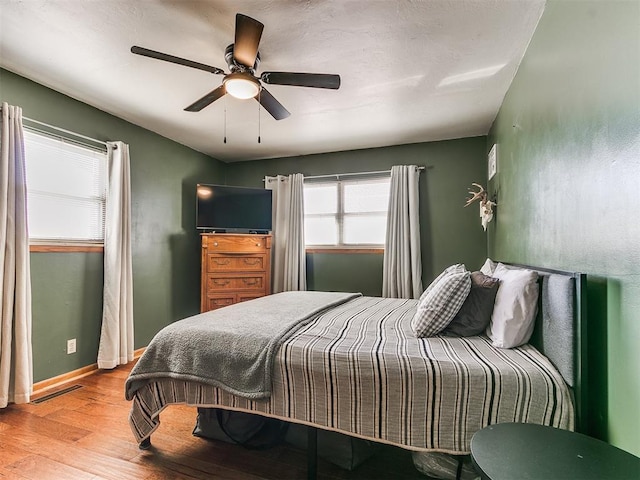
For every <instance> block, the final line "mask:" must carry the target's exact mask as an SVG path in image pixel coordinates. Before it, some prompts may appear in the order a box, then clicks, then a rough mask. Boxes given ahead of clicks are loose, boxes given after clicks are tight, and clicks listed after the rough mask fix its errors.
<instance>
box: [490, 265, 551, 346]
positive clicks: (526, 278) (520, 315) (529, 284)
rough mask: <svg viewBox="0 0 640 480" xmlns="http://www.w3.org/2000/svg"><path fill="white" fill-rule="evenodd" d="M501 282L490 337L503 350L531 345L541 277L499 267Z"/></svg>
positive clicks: (503, 266) (497, 272) (528, 271)
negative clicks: (530, 340) (529, 343)
mask: <svg viewBox="0 0 640 480" xmlns="http://www.w3.org/2000/svg"><path fill="white" fill-rule="evenodd" d="M493 276H494V277H495V278H498V279H500V287H499V288H498V293H497V294H496V300H495V303H494V306H493V314H492V315H491V322H490V323H489V326H488V327H487V335H488V336H489V338H490V339H491V343H492V344H493V345H494V346H495V347H499V348H512V347H517V346H519V345H523V344H525V343H527V342H528V341H529V339H530V338H531V334H532V333H533V326H534V323H535V318H536V312H537V310H538V292H539V287H538V274H537V273H536V272H534V271H533V270H527V269H520V268H518V269H513V268H508V267H506V266H505V265H503V264H501V263H499V264H498V266H497V267H496V270H495V272H493Z"/></svg>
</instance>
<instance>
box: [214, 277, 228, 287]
mask: <svg viewBox="0 0 640 480" xmlns="http://www.w3.org/2000/svg"><path fill="white" fill-rule="evenodd" d="M213 283H215V284H216V285H219V286H221V287H224V286H225V285H229V284H230V283H231V280H219V279H217V278H214V279H213Z"/></svg>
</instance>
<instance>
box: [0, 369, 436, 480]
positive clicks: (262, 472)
mask: <svg viewBox="0 0 640 480" xmlns="http://www.w3.org/2000/svg"><path fill="white" fill-rule="evenodd" d="M132 366H133V363H131V364H129V365H125V366H122V367H119V368H117V369H114V370H111V371H99V372H96V373H94V374H92V375H89V376H87V377H84V378H82V379H80V380H78V381H75V382H72V383H70V384H69V385H81V386H82V388H79V389H76V390H73V391H71V392H68V393H65V394H63V395H60V396H57V397H54V398H52V399H49V400H46V401H44V402H43V403H39V404H36V403H30V404H27V405H10V406H9V407H7V408H5V409H0V478H3V479H4V478H7V479H17V480H25V479H29V480H50V479H52V480H59V479H60V480H76V479H78V480H80V479H83V480H84V479H92V480H100V479H113V480H124V479H135V480H139V479H142V480H171V479H175V480H185V479H216V480H217V479H229V480H241V479H242V480H245V479H246V480H258V479H274V480H287V479H304V478H306V453H305V452H304V451H302V450H298V449H295V448H293V447H290V446H288V445H280V446H277V447H274V448H272V449H269V450H263V451H255V450H246V449H244V448H242V447H240V446H237V445H232V444H228V443H225V442H218V441H213V440H204V439H202V438H198V437H194V436H193V435H192V434H191V432H192V430H193V427H194V424H195V417H196V409H195V408H194V407H187V406H182V405H172V406H169V407H168V408H167V409H165V410H164V411H163V412H162V414H161V419H162V423H161V425H160V428H159V429H158V430H157V431H156V432H155V433H154V434H153V437H152V441H153V447H152V448H151V449H150V450H148V451H141V450H139V449H138V445H137V444H136V442H135V440H134V438H133V434H132V433H131V430H130V429H129V424H128V414H129V408H130V402H127V401H126V400H125V399H124V382H125V380H126V378H127V375H128V374H129V371H130V370H131V367H132ZM69 385H65V386H62V387H60V388H58V389H57V390H60V389H62V388H65V387H66V386H69ZM426 478H427V477H425V476H423V475H421V474H420V473H419V472H418V471H417V470H416V469H415V468H414V466H413V463H412V461H411V454H410V453H409V452H408V451H405V450H402V449H399V448H395V447H390V446H381V448H380V451H379V453H378V454H376V455H375V456H374V457H372V458H371V459H370V460H369V461H367V462H366V463H364V464H363V465H361V466H360V467H359V468H357V469H356V470H354V471H351V472H349V471H347V470H343V469H341V468H339V467H337V466H335V465H333V464H331V463H329V462H326V461H324V460H322V459H319V460H318V479H319V480H348V479H359V480H365V479H367V480H369V479H398V480H410V479H422V480H425V479H426Z"/></svg>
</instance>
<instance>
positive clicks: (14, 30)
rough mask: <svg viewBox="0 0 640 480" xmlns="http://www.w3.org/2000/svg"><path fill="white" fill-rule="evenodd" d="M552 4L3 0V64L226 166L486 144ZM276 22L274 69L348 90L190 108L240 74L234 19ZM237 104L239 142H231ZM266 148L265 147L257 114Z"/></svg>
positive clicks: (525, 0)
mask: <svg viewBox="0 0 640 480" xmlns="http://www.w3.org/2000/svg"><path fill="white" fill-rule="evenodd" d="M543 9H544V0H415V1H410V0H398V1H393V0H331V1H314V0H307V1H292V0H273V1H266V0H247V1H244V0H243V1H232V0H216V1H188V0H143V1H133V0H104V1H87V0H26V1H16V0H0V66H2V67H3V68H6V69H8V70H10V71H13V72H15V73H18V74H20V75H23V76H25V77H27V78H30V79H32V80H34V81H36V82H39V83H41V84H43V85H46V86H48V87H51V88H53V89H55V90H57V91H60V92H62V93H64V94H66V95H69V96H71V97H73V98H76V99H78V100H81V101H82V102H85V103H87V104H89V105H92V106H94V107H97V108H99V109H101V110H104V111H106V112H108V113H111V114H113V115H116V116H118V117H121V118H123V119H125V120H128V121H130V122H132V123H134V124H137V125H140V126H142V127H144V128H147V129H149V130H152V131H154V132H157V133H159V134H160V135H163V136H165V137H168V138H170V139H173V140H175V141H177V142H180V143H182V144H184V145H187V146H189V147H192V148H194V149H195V150H198V151H201V152H204V153H207V154H209V155H211V156H213V157H215V158H218V159H221V160H224V161H238V160H249V159H257V158H270V157H281V156H291V155H303V154H311V153H320V152H329V151H340V150H351V149H359V148H368V147H379V146H387V145H398V144H404V143H415V142H425V141H433V140H444V139H452V138H461V137H469V136H476V135H484V134H486V133H487V132H488V130H489V127H490V126H491V123H492V122H493V120H494V118H495V116H496V113H497V111H498V109H499V107H500V104H501V103H502V100H503V98H504V95H505V93H506V91H507V89H508V87H509V85H510V83H511V81H512V79H513V77H514V75H515V72H516V70H517V68H518V65H519V63H520V60H521V59H522V56H523V54H524V52H525V50H526V47H527V45H528V43H529V41H530V39H531V36H532V35H533V32H534V29H535V27H536V25H537V22H538V20H539V18H540V16H541V14H542V11H543ZM238 12H239V13H243V14H245V15H248V16H251V17H253V18H255V19H257V20H259V21H260V22H262V23H263V24H264V25H265V28H264V32H263V35H262V40H261V42H260V56H261V58H262V61H261V63H260V66H259V69H258V72H257V74H258V75H259V74H260V72H262V71H268V70H275V71H293V72H314V73H335V74H339V75H340V76H341V79H342V85H341V87H340V89H339V90H324V89H311V88H304V87H290V86H280V85H270V86H268V90H269V91H270V92H271V93H272V94H273V95H274V96H275V97H276V98H277V99H278V100H279V101H280V102H281V103H282V104H283V105H284V106H285V107H286V108H287V109H288V110H289V111H290V112H291V116H290V117H289V118H287V119H284V120H281V121H275V120H274V119H273V118H272V117H271V116H270V115H269V114H268V113H267V112H266V111H264V110H262V111H259V109H258V103H257V102H256V101H255V100H245V101H242V100H237V99H234V98H232V97H230V96H229V95H227V96H225V97H224V98H223V99H221V100H218V101H217V102H215V103H213V104H212V105H210V106H209V107H207V108H205V109H204V110H202V111H201V112H198V113H191V112H185V111H184V110H183V109H184V108H185V107H186V106H187V105H190V104H191V103H192V102H194V101H195V100H197V99H198V98H200V97H201V96H203V95H204V94H205V93H207V92H209V91H210V90H212V89H213V88H215V87H217V86H218V85H220V83H221V81H222V76H221V75H212V74H209V73H206V72H203V71H199V70H195V69H191V68H188V67H185V66H181V65H174V64H170V63H166V62H162V61H159V60H154V59H150V58H145V57H141V56H138V55H134V54H132V53H130V48H131V46H132V45H139V46H142V47H146V48H149V49H152V50H158V51H162V52H165V53H168V54H171V55H175V56H178V57H183V58H187V59H189V60H194V61H197V62H200V63H205V64H209V65H214V66H217V67H220V68H223V69H224V70H225V71H228V67H227V65H226V63H225V61H224V49H225V47H226V46H227V45H229V44H230V43H233V38H234V27H235V14H236V13H238ZM225 106H226V134H227V143H226V144H224V143H223V137H224V127H225V121H224V120H225ZM259 118H260V130H261V132H260V134H261V137H262V143H260V144H258V142H257V137H258V119H259Z"/></svg>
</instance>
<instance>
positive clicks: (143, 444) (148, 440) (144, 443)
mask: <svg viewBox="0 0 640 480" xmlns="http://www.w3.org/2000/svg"><path fill="white" fill-rule="evenodd" d="M138 448H139V449H140V450H149V449H150V448H151V437H147V438H145V439H144V440H142V441H141V442H140V443H139V444H138Z"/></svg>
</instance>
